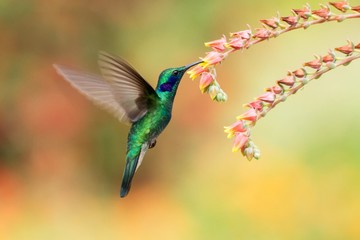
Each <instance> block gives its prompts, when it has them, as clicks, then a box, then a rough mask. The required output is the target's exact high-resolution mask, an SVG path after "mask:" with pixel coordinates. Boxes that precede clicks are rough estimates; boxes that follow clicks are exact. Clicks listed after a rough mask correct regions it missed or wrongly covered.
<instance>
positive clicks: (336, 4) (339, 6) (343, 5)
mask: <svg viewBox="0 0 360 240" xmlns="http://www.w3.org/2000/svg"><path fill="white" fill-rule="evenodd" d="M329 3H330V4H331V5H332V6H333V7H335V8H336V9H338V10H340V11H342V12H346V10H349V9H350V6H349V4H348V3H347V1H340V2H329Z"/></svg>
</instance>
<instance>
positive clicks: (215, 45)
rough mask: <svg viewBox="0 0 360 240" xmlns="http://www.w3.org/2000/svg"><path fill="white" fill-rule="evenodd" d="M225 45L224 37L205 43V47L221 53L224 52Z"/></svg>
mask: <svg viewBox="0 0 360 240" xmlns="http://www.w3.org/2000/svg"><path fill="white" fill-rule="evenodd" d="M225 44H226V37H225V35H223V37H222V38H220V39H217V40H214V41H211V42H206V43H205V46H207V47H211V48H212V49H213V50H215V51H218V52H223V51H224V50H225Z"/></svg>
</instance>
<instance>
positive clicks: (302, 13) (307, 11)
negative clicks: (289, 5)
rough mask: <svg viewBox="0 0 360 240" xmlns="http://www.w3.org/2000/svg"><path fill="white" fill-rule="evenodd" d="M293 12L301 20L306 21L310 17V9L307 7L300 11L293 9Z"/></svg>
mask: <svg viewBox="0 0 360 240" xmlns="http://www.w3.org/2000/svg"><path fill="white" fill-rule="evenodd" d="M293 12H294V13H295V14H296V15H298V16H299V17H301V18H303V19H308V18H309V17H310V16H311V9H310V7H309V6H305V7H304V8H302V9H293Z"/></svg>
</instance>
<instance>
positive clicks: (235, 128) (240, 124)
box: [224, 120, 247, 138]
mask: <svg viewBox="0 0 360 240" xmlns="http://www.w3.org/2000/svg"><path fill="white" fill-rule="evenodd" d="M246 131H247V127H246V126H245V123H244V121H242V120H239V121H236V122H235V123H233V124H232V125H230V126H228V127H225V130H224V132H225V133H227V134H228V136H227V137H228V138H231V137H233V136H234V135H235V134H236V133H240V132H246Z"/></svg>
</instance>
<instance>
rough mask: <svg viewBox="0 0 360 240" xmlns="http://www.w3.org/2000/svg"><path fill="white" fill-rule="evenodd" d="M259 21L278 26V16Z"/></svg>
mask: <svg viewBox="0 0 360 240" xmlns="http://www.w3.org/2000/svg"><path fill="white" fill-rule="evenodd" d="M260 22H262V23H264V24H265V25H266V26H268V27H271V28H272V29H275V28H277V27H278V26H279V19H278V18H275V17H273V18H270V19H262V20H260Z"/></svg>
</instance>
